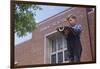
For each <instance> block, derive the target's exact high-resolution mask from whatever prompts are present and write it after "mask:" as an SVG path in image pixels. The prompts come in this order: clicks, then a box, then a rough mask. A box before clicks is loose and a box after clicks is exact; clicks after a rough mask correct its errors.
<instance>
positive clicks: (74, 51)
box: [67, 36, 82, 62]
mask: <svg viewBox="0 0 100 69" xmlns="http://www.w3.org/2000/svg"><path fill="white" fill-rule="evenodd" d="M67 48H68V51H69V60H70V62H80V58H81V53H82V46H81V42H80V38H79V37H76V36H75V37H72V36H71V37H68V38H67Z"/></svg>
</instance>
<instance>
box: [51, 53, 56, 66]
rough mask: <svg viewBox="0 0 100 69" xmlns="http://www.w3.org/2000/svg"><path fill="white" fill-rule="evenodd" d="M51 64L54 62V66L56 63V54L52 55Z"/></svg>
mask: <svg viewBox="0 0 100 69" xmlns="http://www.w3.org/2000/svg"><path fill="white" fill-rule="evenodd" d="M51 62H52V63H53V64H55V63H56V54H54V55H51Z"/></svg>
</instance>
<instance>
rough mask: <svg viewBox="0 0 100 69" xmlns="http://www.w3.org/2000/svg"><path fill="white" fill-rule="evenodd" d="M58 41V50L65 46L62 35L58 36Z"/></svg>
mask: <svg viewBox="0 0 100 69" xmlns="http://www.w3.org/2000/svg"><path fill="white" fill-rule="evenodd" d="M57 41H58V42H57V43H58V50H60V49H62V48H63V43H62V37H58V39H57Z"/></svg>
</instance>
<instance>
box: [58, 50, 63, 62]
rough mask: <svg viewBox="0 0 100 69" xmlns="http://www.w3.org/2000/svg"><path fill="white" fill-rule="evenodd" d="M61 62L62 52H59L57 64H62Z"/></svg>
mask: <svg viewBox="0 0 100 69" xmlns="http://www.w3.org/2000/svg"><path fill="white" fill-rule="evenodd" d="M62 62H63V52H59V53H58V63H62Z"/></svg>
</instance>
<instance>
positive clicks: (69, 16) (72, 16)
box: [66, 14, 77, 20]
mask: <svg viewBox="0 0 100 69" xmlns="http://www.w3.org/2000/svg"><path fill="white" fill-rule="evenodd" d="M70 18H73V19H77V17H76V16H75V15H72V14H70V15H68V16H67V18H66V19H67V20H69V19H70Z"/></svg>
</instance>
